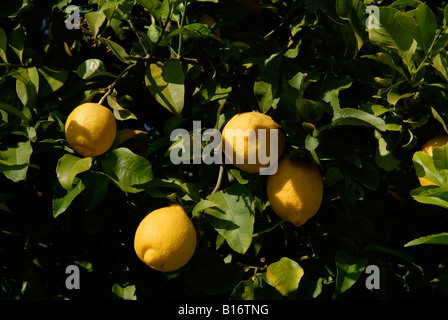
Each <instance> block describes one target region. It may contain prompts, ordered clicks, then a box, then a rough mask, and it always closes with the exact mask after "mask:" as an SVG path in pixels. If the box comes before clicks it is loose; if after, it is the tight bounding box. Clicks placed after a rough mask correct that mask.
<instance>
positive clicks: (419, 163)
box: [412, 148, 448, 187]
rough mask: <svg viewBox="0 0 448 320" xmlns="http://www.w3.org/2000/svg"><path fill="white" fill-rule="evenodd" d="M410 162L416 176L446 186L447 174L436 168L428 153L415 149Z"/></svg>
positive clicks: (447, 183) (447, 182)
mask: <svg viewBox="0 0 448 320" xmlns="http://www.w3.org/2000/svg"><path fill="white" fill-rule="evenodd" d="M435 149H436V148H435ZM433 152H434V151H433ZM412 162H413V164H414V169H415V173H416V174H417V177H419V178H425V179H427V180H429V181H432V182H434V183H435V184H437V185H438V186H440V187H446V186H448V181H447V176H446V175H445V174H444V173H443V172H442V171H439V170H437V169H436V167H435V165H434V158H433V157H431V156H430V155H429V154H427V153H425V152H422V151H417V152H416V153H414V156H413V157H412Z"/></svg>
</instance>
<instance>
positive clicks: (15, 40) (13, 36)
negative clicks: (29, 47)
mask: <svg viewBox="0 0 448 320" xmlns="http://www.w3.org/2000/svg"><path fill="white" fill-rule="evenodd" d="M8 43H9V46H10V47H11V49H12V50H13V51H14V52H15V54H16V55H17V57H18V58H19V60H20V62H23V50H24V48H25V31H24V30H23V27H22V26H21V25H18V26H17V27H16V28H15V29H14V30H13V31H12V32H11V33H10V34H9V36H8Z"/></svg>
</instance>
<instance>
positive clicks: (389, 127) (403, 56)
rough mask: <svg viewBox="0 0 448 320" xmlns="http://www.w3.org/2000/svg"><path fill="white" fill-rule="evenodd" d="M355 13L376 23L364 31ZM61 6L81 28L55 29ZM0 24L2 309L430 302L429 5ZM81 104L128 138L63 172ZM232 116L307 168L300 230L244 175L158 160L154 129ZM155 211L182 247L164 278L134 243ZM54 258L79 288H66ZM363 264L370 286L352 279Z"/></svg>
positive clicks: (29, 17) (161, 146)
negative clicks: (310, 190)
mask: <svg viewBox="0 0 448 320" xmlns="http://www.w3.org/2000/svg"><path fill="white" fill-rule="evenodd" d="M248 4H249V5H248ZM371 4H374V5H378V6H379V7H380V14H381V15H380V21H381V28H380V29H367V28H366V26H365V20H366V18H367V15H366V6H367V5H371ZM68 5H77V6H79V8H81V19H82V20H81V21H82V25H81V29H71V30H70V29H67V28H66V26H65V24H64V21H65V19H66V18H67V17H68V13H67V12H66V11H65V9H66V7H67V6H68ZM204 13H206V14H208V15H210V16H212V17H213V18H214V20H215V21H216V24H214V25H211V26H208V27H207V26H206V25H204V24H202V23H200V21H201V20H200V19H201V17H202V15H203V14H204ZM0 26H1V29H0V58H1V60H2V62H1V63H0V71H1V78H0V115H1V122H0V169H1V172H2V175H1V177H0V200H1V201H0V230H1V232H0V287H1V290H0V297H1V298H2V299H137V298H138V299H153V298H159V299H160V298H162V299H185V298H188V299H238V300H239V299H322V300H325V299H340V300H341V299H422V298H423V299H432V298H445V297H446V290H447V289H448V270H447V263H448V261H447V257H448V255H447V246H446V245H447V244H448V240H447V233H446V232H447V227H448V220H447V218H448V216H447V215H446V209H447V201H448V197H447V194H448V193H447V192H448V191H447V190H448V189H447V187H448V186H447V182H446V181H447V179H445V178H444V177H445V175H446V173H445V171H444V170H445V169H446V168H447V167H448V164H447V163H446V162H447V160H446V159H448V157H446V154H447V150H446V148H441V151H440V152H438V153H437V154H436V153H435V155H434V159H432V158H430V157H425V156H424V155H423V154H421V153H418V151H419V150H420V148H421V146H422V145H423V143H424V142H425V141H427V140H428V139H430V138H431V137H433V136H435V135H439V134H446V133H447V128H446V123H445V120H446V119H447V116H446V115H447V113H448V109H447V107H446V92H447V90H448V85H447V81H448V73H447V64H448V54H447V51H446V50H445V47H446V45H447V43H448V36H447V33H446V31H447V26H448V10H447V9H446V3H445V2H439V3H437V4H436V3H435V2H432V1H428V2H427V4H426V5H425V4H424V3H423V2H420V1H412V0H404V1H403V0H402V1H396V2H393V1H367V0H366V1H359V0H338V1H333V0H319V1H307V0H303V1H292V0H284V1H280V0H278V1H277V0H261V1H260V2H259V4H258V2H257V1H235V0H220V1H217V0H216V1H212V0H209V1H204V0H203V1H192V0H183V1H181V0H178V1H174V0H173V1H168V0H165V1H163V2H161V1H155V0H138V1H134V0H98V1H87V0H85V1H75V0H73V1H71V0H60V1H56V0H53V1H47V0H34V1H32V0H8V1H2V2H1V4H0ZM218 29H219V31H218ZM86 101H93V102H98V101H102V102H103V103H104V104H105V105H107V106H109V107H110V108H112V109H113V110H114V115H115V117H116V118H117V121H118V127H119V129H120V130H121V129H136V130H141V131H145V132H146V133H143V134H142V133H141V134H138V135H135V136H132V137H131V138H130V139H128V140H126V141H119V140H118V139H117V141H116V143H115V144H114V146H113V147H112V149H111V150H110V151H109V152H108V153H106V154H104V155H102V156H99V157H96V158H95V159H92V158H85V159H82V158H81V157H80V156H79V155H77V154H76V153H75V152H74V151H73V150H71V149H70V147H69V146H68V145H67V143H66V141H65V137H64V131H63V128H64V122H65V119H66V117H67V116H68V114H69V113H70V112H71V110H72V109H73V108H74V107H75V106H77V105H79V104H80V103H82V102H86ZM250 110H257V111H261V112H264V113H267V114H270V115H271V116H272V117H273V118H274V119H275V120H276V121H278V122H279V123H281V124H282V126H283V128H284V130H285V132H286V134H287V139H288V140H287V142H288V149H287V152H288V153H290V154H291V155H293V156H297V157H305V158H307V159H309V160H310V161H314V162H316V163H317V164H318V165H319V166H320V169H321V172H322V175H323V177H324V181H325V190H324V200H323V203H322V206H321V209H320V211H319V212H318V214H317V215H316V216H315V217H314V218H313V219H311V220H310V221H309V222H308V223H306V224H305V225H304V226H303V227H300V228H295V227H294V226H292V225H291V224H288V223H283V222H282V221H281V220H279V219H278V218H277V217H276V215H275V214H274V213H273V212H272V209H271V208H270V206H269V203H268V201H267V197H266V193H265V190H264V188H265V177H263V176H259V175H257V174H254V175H250V174H246V173H244V172H239V171H238V170H236V169H235V168H233V167H231V166H227V165H226V166H225V171H224V175H223V179H222V182H221V184H220V185H219V187H220V189H219V191H217V192H215V193H213V194H212V191H213V189H214V188H215V186H216V182H217V180H218V176H219V170H220V166H219V165H210V166H207V165H193V164H181V165H173V164H172V163H171V162H170V159H169V151H170V150H171V148H173V147H176V146H179V145H178V144H176V143H175V142H173V141H171V139H170V133H171V131H172V130H173V129H175V128H185V129H187V130H190V131H191V130H192V122H193V120H201V125H202V127H203V129H205V128H218V129H222V127H223V125H224V124H225V122H226V121H227V120H228V119H229V118H230V117H231V116H233V115H234V114H235V113H238V112H244V111H250ZM122 132H124V131H122ZM417 175H418V176H421V177H426V178H428V179H430V180H432V181H434V182H436V183H437V185H436V186H429V187H420V185H419V183H418V180H417ZM241 200H244V202H245V204H241ZM173 201H174V202H180V203H182V204H183V205H184V206H185V208H186V209H187V212H188V213H189V214H190V215H191V216H192V219H193V221H194V224H195V227H196V228H197V230H198V236H199V241H198V247H197V251H196V253H195V255H194V257H193V258H192V260H191V261H190V262H189V264H188V265H187V266H185V267H184V268H182V269H181V270H179V271H177V272H173V273H169V274H164V273H161V272H157V271H153V270H151V269H149V268H148V267H146V266H145V265H144V264H143V263H142V262H141V261H139V260H138V258H137V256H136V255H135V253H134V250H133V235H134V232H135V229H136V227H137V225H138V223H139V222H140V220H141V219H142V218H143V217H144V216H145V215H146V214H147V213H148V212H150V211H151V210H153V209H156V208H159V207H161V206H165V205H167V204H168V203H170V202H173ZM211 203H220V204H224V203H227V204H228V205H227V207H226V206H224V207H223V208H224V209H223V210H224V212H226V213H229V212H230V211H232V212H236V213H237V217H238V219H236V220H235V219H233V218H230V217H229V215H223V214H222V213H220V212H217V211H216V210H214V209H213V207H210V204H211ZM216 218H218V219H216ZM229 223H230V224H236V225H237V226H238V228H237V229H233V228H229V227H228V226H229ZM240 238H242V239H243V240H244V241H242V242H241V243H238V241H236V239H240ZM71 264H75V265H78V266H79V267H80V270H81V289H79V290H68V289H67V288H66V286H65V280H66V278H67V276H68V275H67V274H66V273H65V269H66V267H67V266H68V265H71ZM372 264H373V265H377V266H378V267H379V270H380V279H381V283H380V289H371V290H369V289H367V288H366V285H365V281H366V279H367V276H368V275H366V274H365V272H364V271H365V268H366V266H368V265H372ZM302 271H303V277H301V278H300V275H301V272H302Z"/></svg>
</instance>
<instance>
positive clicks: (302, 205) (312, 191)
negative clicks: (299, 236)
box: [266, 156, 323, 227]
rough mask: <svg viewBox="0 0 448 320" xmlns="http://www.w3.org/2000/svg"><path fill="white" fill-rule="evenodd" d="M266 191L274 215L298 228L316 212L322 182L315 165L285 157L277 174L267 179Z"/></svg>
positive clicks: (320, 198)
mask: <svg viewBox="0 0 448 320" xmlns="http://www.w3.org/2000/svg"><path fill="white" fill-rule="evenodd" d="M266 190H267V195H268V198H269V202H270V205H271V207H272V209H273V210H274V212H275V213H276V214H277V215H278V216H279V217H280V218H282V219H284V220H286V221H289V222H291V223H292V224H294V225H295V226H296V227H299V226H301V225H303V224H304V223H305V222H307V221H308V220H309V219H310V218H311V217H313V216H314V215H315V214H316V213H317V211H318V210H319V208H320V205H321V202H322V197H323V181H322V177H321V174H320V172H319V169H318V168H317V166H316V165H314V164H312V163H309V162H307V161H305V160H300V159H297V158H290V157H287V156H285V157H283V158H282V159H281V160H280V162H279V164H278V170H277V172H276V173H275V174H273V175H271V176H268V178H267V183H266Z"/></svg>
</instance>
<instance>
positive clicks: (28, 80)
mask: <svg viewBox="0 0 448 320" xmlns="http://www.w3.org/2000/svg"><path fill="white" fill-rule="evenodd" d="M12 75H13V77H15V78H16V79H17V81H16V92H17V96H18V97H19V99H20V101H22V103H23V105H24V106H26V107H28V108H31V107H34V106H35V105H36V102H37V96H38V92H39V72H38V70H37V68H36V67H32V68H18V69H16V70H14V72H13V73H12Z"/></svg>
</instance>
